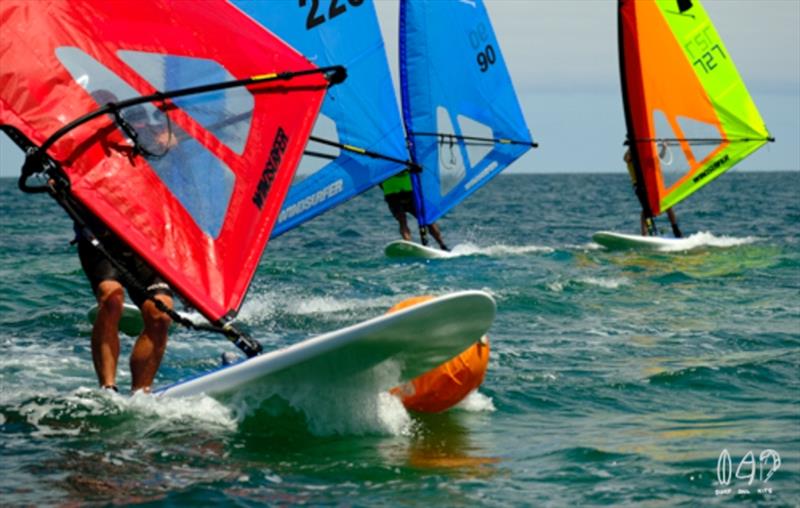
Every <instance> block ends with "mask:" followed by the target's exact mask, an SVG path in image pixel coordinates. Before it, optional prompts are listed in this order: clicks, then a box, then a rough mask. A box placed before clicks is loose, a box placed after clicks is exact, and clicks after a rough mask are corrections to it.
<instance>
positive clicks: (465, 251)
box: [450, 242, 554, 257]
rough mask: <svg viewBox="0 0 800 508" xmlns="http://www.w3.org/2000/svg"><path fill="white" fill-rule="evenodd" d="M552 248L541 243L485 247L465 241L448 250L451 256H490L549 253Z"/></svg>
mask: <svg viewBox="0 0 800 508" xmlns="http://www.w3.org/2000/svg"><path fill="white" fill-rule="evenodd" d="M553 250H554V249H553V248H551V247H545V246H542V245H503V244H495V245H489V246H487V247H481V246H479V245H476V244H474V243H470V242H465V243H460V244H458V245H456V246H455V247H453V249H452V250H451V251H450V253H451V254H452V256H451V257H458V256H478V255H483V256H492V257H502V256H509V255H511V256H520V255H524V254H531V253H545V254H547V253H550V252H553Z"/></svg>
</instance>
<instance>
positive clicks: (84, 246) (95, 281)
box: [78, 235, 172, 308]
mask: <svg viewBox="0 0 800 508" xmlns="http://www.w3.org/2000/svg"><path fill="white" fill-rule="evenodd" d="M100 241H101V242H102V244H103V248H104V249H105V250H106V251H107V252H108V253H109V254H111V255H112V256H113V257H114V259H115V260H117V261H118V262H119V263H120V264H121V265H122V266H123V267H124V268H125V270H127V271H128V272H129V273H130V274H131V275H133V277H134V278H135V279H136V280H137V281H138V282H139V284H140V285H141V286H142V287H143V288H145V289H144V291H142V290H139V289H137V288H135V287H132V286H131V285H130V284H129V283H128V282H127V280H126V278H125V277H124V276H123V275H122V273H120V271H119V270H118V269H117V267H116V266H114V264H113V263H111V261H109V260H108V258H107V257H106V256H105V255H104V254H103V253H102V252H101V251H100V250H99V249H97V248H95V247H94V246H93V245H92V244H91V243H90V242H89V241H88V240H86V239H84V238H79V239H78V258H80V260H81V267H82V268H83V271H84V273H85V274H86V277H87V278H88V279H89V283H90V284H91V285H92V291H93V292H94V294H95V296H97V288H98V287H99V286H100V283H101V282H102V281H104V280H114V281H117V282H119V283H120V284H122V286H123V287H124V288H125V289H127V290H128V294H129V295H130V297H131V300H133V303H135V304H136V306H137V307H139V308H141V307H142V304H143V303H144V301H145V300H147V299H148V298H149V297H152V296H155V295H167V296H169V297H172V290H171V289H170V287H169V285H167V283H166V282H165V281H164V279H162V278H161V277H160V276H159V275H158V274H157V273H156V272H155V271H154V270H153V269H152V268H150V266H149V265H148V264H147V263H145V262H144V261H143V260H142V259H141V258H140V257H139V256H138V255H136V253H134V252H133V251H132V250H131V249H130V248H129V247H128V246H127V245H125V244H124V243H122V242H121V241H120V240H119V239H117V238H115V237H114V236H111V235H107V236H105V237H104V238H101V240H100Z"/></svg>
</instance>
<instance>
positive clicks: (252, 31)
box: [0, 0, 327, 321]
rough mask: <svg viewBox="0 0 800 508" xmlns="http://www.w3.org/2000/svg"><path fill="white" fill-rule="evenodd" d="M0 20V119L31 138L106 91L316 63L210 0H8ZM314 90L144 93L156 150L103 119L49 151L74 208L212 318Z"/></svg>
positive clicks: (280, 193)
mask: <svg viewBox="0 0 800 508" xmlns="http://www.w3.org/2000/svg"><path fill="white" fill-rule="evenodd" d="M0 23H2V24H1V25H0V26H1V27H2V33H3V37H2V38H1V39H0V122H1V123H3V124H9V125H11V126H13V127H16V128H17V129H19V130H20V131H21V132H22V133H23V134H25V135H26V136H27V137H28V138H29V139H30V140H31V141H33V142H34V143H36V144H37V145H41V144H42V142H44V140H45V139H47V138H48V137H49V136H50V135H52V134H53V133H54V132H55V131H56V130H58V129H59V128H61V127H63V126H64V125H65V124H67V123H69V122H70V121H72V120H74V119H76V118H78V117H80V116H82V115H84V114H86V113H88V112H90V111H93V110H96V109H98V108H99V107H100V106H102V105H103V103H104V101H108V100H123V99H129V98H131V97H135V96H144V95H148V94H152V93H154V92H156V91H157V90H162V91H164V90H169V89H177V88H185V87H186V86H187V85H190V86H193V85H200V84H208V83H209V81H210V80H212V78H213V80H215V81H217V82H218V81H225V80H233V79H243V78H248V77H252V76H255V75H263V74H269V73H280V72H285V71H300V70H305V69H313V68H314V66H313V65H312V64H310V63H309V62H308V61H307V60H306V59H305V58H304V57H303V56H302V55H300V54H299V53H297V52H296V51H294V50H293V49H292V48H290V47H289V46H287V45H286V44H285V43H283V42H282V41H281V40H279V39H278V38H276V37H275V36H273V35H272V34H270V33H269V32H268V31H266V30H265V29H264V28H262V27H261V26H259V25H258V24H256V23H254V22H253V21H252V20H250V19H249V18H248V17H247V16H245V15H243V14H242V13H241V12H240V11H238V10H237V9H236V8H235V7H233V6H231V5H230V4H228V3H227V2H224V1H221V0H206V1H203V2H170V1H166V0H164V1H159V0H137V1H136V2H108V1H83V2H71V1H67V0H63V1H50V2H29V1H26V0H4V1H3V2H2V3H0ZM326 87H327V81H326V80H325V78H324V77H322V76H321V75H318V74H312V75H307V76H302V77H298V78H295V79H293V80H291V81H289V82H273V83H263V84H259V85H251V86H249V87H248V88H246V89H245V88H240V89H237V90H238V92H237V93H233V92H232V93H222V92H214V93H211V94H205V95H207V97H205V98H203V97H198V98H196V99H193V98H191V97H188V98H185V99H182V100H178V99H175V100H174V101H172V102H171V103H170V104H169V105H168V106H167V107H166V109H167V114H168V116H169V122H167V123H165V122H164V119H163V116H164V112H163V111H161V110H159V109H157V107H156V106H159V104H147V105H146V106H147V108H145V111H144V113H145V115H144V116H145V118H147V119H148V120H146V121H147V122H148V124H147V125H149V124H150V123H153V122H155V119H156V118H160V120H159V121H160V122H161V126H162V128H163V127H164V125H166V126H167V128H168V134H169V135H168V136H167V138H166V139H167V140H170V139H171V141H166V142H164V143H163V144H162V146H167V147H168V150H164V154H159V155H163V156H162V157H159V158H156V157H149V158H145V157H142V156H141V155H135V154H134V153H132V150H131V141H130V140H128V139H126V136H125V135H124V134H123V132H122V131H121V130H120V129H118V128H117V126H116V124H115V123H114V122H113V121H112V120H111V119H110V118H108V117H99V118H96V119H94V120H92V121H90V122H88V123H86V124H84V125H82V126H80V127H78V128H76V129H74V130H72V131H70V132H69V133H68V134H67V135H66V136H65V137H63V138H62V139H60V140H59V141H58V142H56V143H55V145H54V146H52V147H51V148H50V149H49V150H48V154H49V155H50V156H51V157H52V158H53V159H55V160H56V161H59V162H60V163H61V165H62V168H63V169H64V172H65V173H66V175H67V176H68V178H69V180H70V184H71V190H72V193H73V195H74V196H75V197H76V198H77V200H78V201H80V203H81V204H82V205H84V206H85V207H86V208H88V209H89V210H90V211H91V212H92V213H94V214H95V215H96V216H97V217H98V218H99V219H100V220H101V221H102V222H103V223H104V224H105V225H107V226H108V227H109V228H110V229H111V230H113V231H114V232H115V233H116V234H117V235H119V236H120V237H121V238H122V239H123V240H124V241H125V242H126V243H128V244H129V245H130V246H131V247H132V248H133V249H134V250H135V251H136V252H137V253H139V254H140V255H141V256H142V257H143V258H144V259H145V260H146V261H147V262H148V263H149V264H151V265H152V266H153V267H154V268H155V269H156V270H157V271H158V272H159V273H160V274H161V275H162V276H164V278H165V279H166V280H168V281H169V283H170V284H171V285H172V286H173V287H174V288H175V289H176V290H177V291H178V292H179V293H180V294H181V295H183V296H184V297H185V298H187V299H188V300H189V301H190V302H191V303H192V304H193V305H194V306H195V307H196V308H197V309H198V310H200V311H201V312H202V313H203V314H204V315H205V316H206V317H208V318H209V319H211V320H212V321H217V320H220V319H223V318H225V317H226V316H227V315H230V314H232V313H235V312H236V310H237V309H238V308H239V306H240V305H241V302H242V299H243V298H244V295H245V292H246V290H247V288H248V286H249V284H250V281H251V279H252V277H253V274H254V273H255V270H256V267H257V264H258V261H259V259H260V256H261V253H262V252H263V249H264V248H265V247H266V244H267V240H268V238H269V235H270V232H271V230H272V227H273V225H274V223H275V220H276V218H277V216H278V213H279V211H280V208H281V205H282V203H283V200H284V197H285V195H286V192H287V189H288V186H289V184H290V182H291V179H292V176H293V174H294V171H295V169H296V166H297V163H298V161H299V159H300V157H301V156H302V152H303V149H304V147H305V143H306V140H307V138H308V135H309V133H310V130H311V127H312V126H313V123H314V121H315V119H316V116H317V114H318V112H319V108H320V105H321V102H322V99H323V97H324V93H325V90H326ZM108 92H112V95H111V96H110V97H111V99H109V98H108V96H107V93H108ZM104 94H106V95H104ZM104 97H105V98H104ZM162 109H164V108H162ZM125 113H126V112H125V111H123V114H125ZM159 115H160V116H159ZM131 123H132V122H131ZM161 134H163V131H162V133H161ZM161 134H159V135H161ZM154 139H161V138H157V137H155V136H154Z"/></svg>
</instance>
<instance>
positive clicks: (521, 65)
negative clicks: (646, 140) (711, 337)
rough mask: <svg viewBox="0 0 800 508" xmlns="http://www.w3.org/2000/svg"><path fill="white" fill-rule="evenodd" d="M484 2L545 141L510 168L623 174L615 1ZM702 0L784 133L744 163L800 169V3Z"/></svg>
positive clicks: (381, 4)
mask: <svg viewBox="0 0 800 508" xmlns="http://www.w3.org/2000/svg"><path fill="white" fill-rule="evenodd" d="M486 4H487V9H488V10H489V15H490V16H491V18H492V23H493V25H494V28H495V32H496V34H497V37H498V39H499V41H500V44H501V45H502V50H503V53H504V56H505V59H506V63H507V65H508V67H509V71H510V72H511V75H512V79H513V81H514V83H515V85H516V88H517V92H518V95H519V98H520V103H521V105H522V108H523V112H524V113H525V117H526V118H527V120H528V126H529V127H530V130H531V132H532V133H533V136H534V138H535V139H536V140H537V141H538V142H539V143H540V148H539V149H537V150H533V151H531V152H529V153H528V154H527V155H525V156H524V157H523V158H522V159H520V160H519V161H518V162H517V163H515V164H514V166H513V167H512V169H511V170H510V171H514V172H532V173H552V172H598V171H599V172H621V171H624V166H623V163H622V161H621V156H622V151H623V149H622V141H623V139H624V135H625V120H624V117H623V112H622V102H621V97H620V93H619V68H618V62H617V47H616V44H617V33H616V30H617V21H616V5H617V4H616V1H614V0H487V1H486ZM703 5H704V6H705V8H706V10H707V11H708V13H709V15H710V16H711V19H712V20H713V21H714V24H715V25H716V27H717V31H718V32H719V33H720V36H721V37H722V39H723V40H724V41H725V44H726V46H727V48H728V52H729V53H730V54H731V55H732V57H733V59H734V61H735V62H736V65H737V68H738V69H739V73H740V74H741V75H742V77H743V79H744V81H745V83H746V84H747V87H748V89H749V90H750V93H751V95H752V96H753V100H754V101H755V103H756V105H757V106H758V107H759V109H760V111H761V114H762V116H763V118H764V121H765V122H766V124H767V127H768V128H769V130H770V132H771V133H772V135H773V136H775V138H777V142H776V143H772V144H770V145H768V146H767V147H765V148H762V149H761V150H760V151H759V152H757V153H756V154H755V155H753V156H752V157H750V158H748V159H746V160H745V161H744V162H742V163H741V164H740V165H739V167H738V168H737V170H774V169H777V170H800V30H798V27H800V0H759V1H757V2H756V1H752V0H706V1H704V2H703ZM376 7H377V11H378V16H379V19H380V22H381V27H382V30H383V31H384V35H385V39H386V47H387V53H388V55H389V62H390V64H391V66H392V71H393V72H394V73H395V75H396V70H397V43H396V40H397V10H398V2H397V0H377V1H376ZM0 136H2V135H0ZM3 137H4V136H3ZM20 164H21V155H20V154H19V153H18V151H17V149H16V147H14V146H13V145H12V146H10V145H9V143H8V142H7V140H5V139H3V140H1V141H0V175H2V176H17V175H18V174H19V167H20Z"/></svg>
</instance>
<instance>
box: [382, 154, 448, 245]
mask: <svg viewBox="0 0 800 508" xmlns="http://www.w3.org/2000/svg"><path fill="white" fill-rule="evenodd" d="M380 187H381V189H383V197H384V199H385V200H386V204H387V205H388V206H389V211H390V212H392V215H393V216H394V218H395V219H396V220H397V222H398V224H399V225H400V235H401V236H402V237H403V240H406V241H408V242H410V241H411V230H409V228H408V221H407V219H406V214H407V213H410V214H411V215H413V216H414V218H415V219H417V221H418V222H419V218H417V212H416V209H415V208H414V196H413V194H412V191H411V175H410V174H409V172H408V170H407V169H406V170H405V171H402V172H400V173H398V174H396V175H395V176H392V177H390V178H387V179H386V180H384V181H383V183H381V184H380ZM427 227H428V231H430V232H431V236H433V238H434V239H435V240H436V243H438V244H439V247H440V248H441V249H442V250H446V251H449V250H450V249H448V248H447V245H445V243H444V240H443V239H442V233H441V231H440V230H439V226H437V225H436V223H433V224H429V225H428V226H427Z"/></svg>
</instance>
